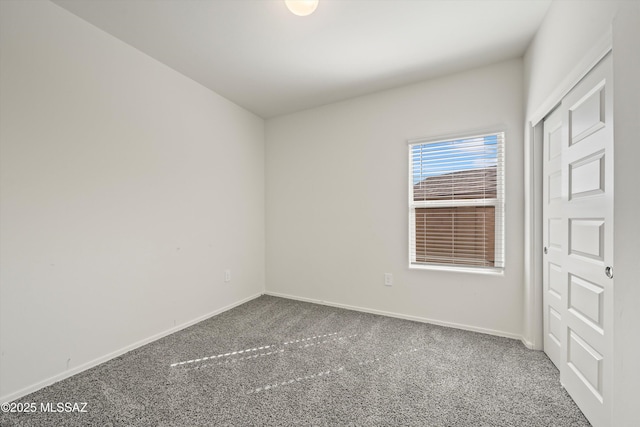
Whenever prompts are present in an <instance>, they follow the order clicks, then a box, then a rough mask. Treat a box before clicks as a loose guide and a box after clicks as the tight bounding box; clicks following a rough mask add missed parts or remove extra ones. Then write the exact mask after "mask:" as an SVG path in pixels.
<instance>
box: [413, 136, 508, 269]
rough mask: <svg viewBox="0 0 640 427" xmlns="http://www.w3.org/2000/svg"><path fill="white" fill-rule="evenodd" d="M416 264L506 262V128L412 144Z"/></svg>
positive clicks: (485, 265)
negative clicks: (458, 137) (475, 134)
mask: <svg viewBox="0 0 640 427" xmlns="http://www.w3.org/2000/svg"><path fill="white" fill-rule="evenodd" d="M409 156H410V177H409V179H410V183H409V193H410V194H409V201H410V202H409V212H410V218H409V227H410V230H409V234H410V236H409V242H410V243H409V246H410V247H409V252H410V256H411V259H410V262H411V264H413V265H421V264H422V265H445V266H459V267H476V268H478V267H480V268H490V269H501V268H503V267H504V133H503V132H500V133H492V134H487V135H480V136H473V137H466V138H460V139H455V140H443V141H425V142H417V143H412V144H410V145H409Z"/></svg>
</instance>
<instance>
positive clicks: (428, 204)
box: [408, 129, 507, 275]
mask: <svg viewBox="0 0 640 427" xmlns="http://www.w3.org/2000/svg"><path fill="white" fill-rule="evenodd" d="M497 134H502V145H501V146H499V147H498V157H500V156H501V157H502V158H501V159H500V158H498V159H497V160H498V161H497V165H496V181H497V182H496V191H497V197H496V198H495V199H461V200H457V201H456V200H423V201H414V200H413V189H414V183H413V157H412V150H413V147H414V146H415V145H423V144H433V143H442V142H446V141H457V140H463V139H472V138H481V137H486V136H491V135H497ZM506 139H507V132H506V131H505V130H504V129H497V130H496V129H492V130H486V131H481V132H474V133H464V134H455V135H445V136H440V137H435V138H420V139H412V140H409V141H408V159H409V163H408V166H409V167H408V169H409V170H408V178H409V180H408V186H409V191H408V195H409V200H408V202H409V227H408V228H409V268H410V269H418V270H443V271H455V272H465V273H481V274H498V275H503V274H504V269H505V265H506V250H505V244H506V235H505V234H506V233H505V215H506V203H505V171H504V169H505V163H506V153H505V151H506ZM500 149H501V150H502V154H500ZM464 206H494V208H495V235H494V239H495V240H494V241H495V251H496V253H495V259H496V260H501V265H497V266H494V267H478V266H465V265H459V264H456V265H451V264H436V263H422V262H416V244H415V240H416V234H415V232H416V230H415V210H416V209H419V208H447V207H464ZM498 243H499V244H498ZM497 262H498V261H497Z"/></svg>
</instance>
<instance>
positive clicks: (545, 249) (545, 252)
mask: <svg viewBox="0 0 640 427" xmlns="http://www.w3.org/2000/svg"><path fill="white" fill-rule="evenodd" d="M542 251H543V252H544V254H545V255H546V254H547V252H548V251H547V247H546V246H545V247H544V249H543V250H542Z"/></svg>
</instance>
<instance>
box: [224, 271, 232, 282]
mask: <svg viewBox="0 0 640 427" xmlns="http://www.w3.org/2000/svg"><path fill="white" fill-rule="evenodd" d="M224 281H225V282H230V281H231V270H225V271H224Z"/></svg>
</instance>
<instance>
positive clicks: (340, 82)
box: [53, 0, 551, 118]
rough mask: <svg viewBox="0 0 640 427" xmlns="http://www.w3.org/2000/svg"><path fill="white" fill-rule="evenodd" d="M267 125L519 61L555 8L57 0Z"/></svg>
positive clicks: (529, 0)
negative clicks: (297, 7) (300, 7)
mask: <svg viewBox="0 0 640 427" xmlns="http://www.w3.org/2000/svg"><path fill="white" fill-rule="evenodd" d="M53 1H54V2H55V3H57V4H58V5H60V6H62V7H64V8H65V9H67V10H69V11H70V12H72V13H74V14H75V15H77V16H79V17H81V18H82V19H84V20H86V21H88V22H90V23H92V24H93V25H95V26H96V27H98V28H101V29H102V30H104V31H106V32H108V33H110V34H112V35H113V36H115V37H117V38H119V39H121V40H122V41H124V42H125V43H127V44H129V45H131V46H134V47H136V48H137V49H139V50H141V51H142V52H144V53H146V54H148V55H149V56H151V57H153V58H155V59H157V60H159V61H161V62H163V63H165V64H166V65H168V66H170V67H171V68H173V69H175V70H177V71H178V72H180V73H182V74H184V75H186V76H188V77H190V78H192V79H193V80H195V81H197V82H199V83H200V84H202V85H204V86H206V87H208V88H210V89H212V90H213V91H215V92H217V93H218V94H220V95H222V96H224V97H226V98H228V99H229V100H231V101H233V102H235V103H236V104H238V105H240V106H242V107H244V108H246V109H248V110H250V111H252V112H253V113H255V114H257V115H259V116H261V117H264V118H269V117H274V116H278V115H282V114H286V113H290V112H294V111H298V110H302V109H306V108H310V107H315V106H319V105H323V104H328V103H331V102H336V101H340V100H344V99H347V98H352V97H355V96H360V95H365V94H368V93H372V92H376V91H380V90H385V89H390V88H393V87H397V86H401V85H405V84H410V83H415V82H418V81H421V80H424V79H428V78H433V77H436V76H440V75H443V74H449V73H454V72H457V71H462V70H465V69H469V68H472V67H477V66H482V65H485V64H489V63H493V62H497V61H501V60H505V59H508V58H515V57H519V56H521V55H522V54H523V53H524V51H525V49H526V47H527V46H528V44H529V42H530V41H531V39H532V37H533V36H534V34H535V32H536V30H537V29H538V27H539V25H540V23H541V22H542V19H543V18H544V15H545V13H546V11H547V9H548V8H549V5H550V3H551V0H320V4H319V6H318V8H317V10H316V12H315V13H314V14H313V15H310V16H306V17H299V16H295V15H293V14H292V13H290V12H289V11H288V10H287V9H286V7H285V5H284V1H283V0H120V1H112V0H94V1H87V0H53Z"/></svg>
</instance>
